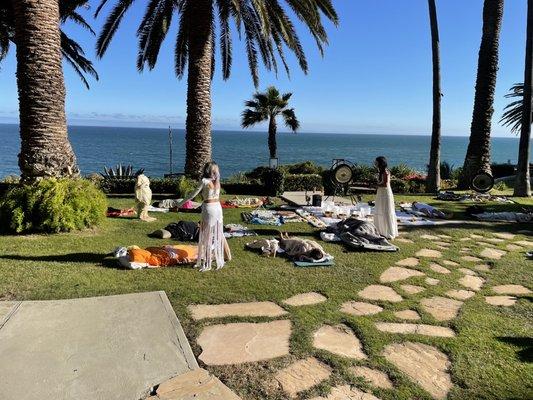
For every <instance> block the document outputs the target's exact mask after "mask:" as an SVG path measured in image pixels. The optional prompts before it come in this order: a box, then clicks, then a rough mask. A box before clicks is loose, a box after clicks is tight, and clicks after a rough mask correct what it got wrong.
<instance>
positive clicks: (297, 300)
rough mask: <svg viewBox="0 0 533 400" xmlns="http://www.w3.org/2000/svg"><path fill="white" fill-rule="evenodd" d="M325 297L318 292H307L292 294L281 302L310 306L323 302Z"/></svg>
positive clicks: (296, 305)
mask: <svg viewBox="0 0 533 400" xmlns="http://www.w3.org/2000/svg"><path fill="white" fill-rule="evenodd" d="M326 300H327V298H326V297H325V296H323V295H321V294H320V293H315V292H309V293H302V294H297V295H295V296H292V297H290V298H288V299H286V300H283V304H287V305H289V306H293V307H300V306H310V305H314V304H319V303H323V302H325V301H326Z"/></svg>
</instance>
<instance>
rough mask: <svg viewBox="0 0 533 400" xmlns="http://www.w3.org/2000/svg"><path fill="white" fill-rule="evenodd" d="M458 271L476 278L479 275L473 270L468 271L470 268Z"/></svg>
mask: <svg viewBox="0 0 533 400" xmlns="http://www.w3.org/2000/svg"><path fill="white" fill-rule="evenodd" d="M457 271H460V272H462V273H463V274H465V275H472V276H476V275H477V274H476V273H475V272H474V271H472V270H471V269H468V268H458V269H457Z"/></svg>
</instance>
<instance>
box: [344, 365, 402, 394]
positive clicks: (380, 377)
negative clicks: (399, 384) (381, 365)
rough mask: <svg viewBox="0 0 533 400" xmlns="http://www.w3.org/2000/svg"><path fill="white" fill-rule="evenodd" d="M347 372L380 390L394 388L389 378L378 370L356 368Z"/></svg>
mask: <svg viewBox="0 0 533 400" xmlns="http://www.w3.org/2000/svg"><path fill="white" fill-rule="evenodd" d="M349 371H350V372H351V373H352V374H354V375H355V376H360V377H361V378H364V379H365V380H367V381H368V382H370V384H372V386H375V387H378V388H382V389H392V388H393V387H394V386H393V385H392V382H391V380H390V379H389V376H388V375H387V374H386V373H385V372H381V371H380V370H377V369H372V368H368V367H361V366H357V367H352V368H350V369H349Z"/></svg>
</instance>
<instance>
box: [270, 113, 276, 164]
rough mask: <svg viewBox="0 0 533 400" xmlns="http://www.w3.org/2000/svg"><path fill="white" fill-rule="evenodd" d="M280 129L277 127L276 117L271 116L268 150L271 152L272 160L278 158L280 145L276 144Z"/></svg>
mask: <svg viewBox="0 0 533 400" xmlns="http://www.w3.org/2000/svg"><path fill="white" fill-rule="evenodd" d="M277 130H278V127H277V125H276V117H275V116H274V115H271V116H270V120H269V122H268V150H269V151H270V158H277V152H278V145H277V143H276V132H277Z"/></svg>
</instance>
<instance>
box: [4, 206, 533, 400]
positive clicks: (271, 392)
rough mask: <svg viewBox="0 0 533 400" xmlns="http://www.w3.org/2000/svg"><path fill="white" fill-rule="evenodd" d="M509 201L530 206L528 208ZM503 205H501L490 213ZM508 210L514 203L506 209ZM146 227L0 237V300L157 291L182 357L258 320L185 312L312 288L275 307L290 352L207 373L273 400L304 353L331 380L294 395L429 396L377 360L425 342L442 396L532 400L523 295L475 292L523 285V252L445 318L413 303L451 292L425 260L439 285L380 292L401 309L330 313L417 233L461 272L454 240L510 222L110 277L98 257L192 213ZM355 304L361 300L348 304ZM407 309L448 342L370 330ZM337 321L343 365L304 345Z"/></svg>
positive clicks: (301, 229) (528, 301)
mask: <svg viewBox="0 0 533 400" xmlns="http://www.w3.org/2000/svg"><path fill="white" fill-rule="evenodd" d="M414 199H415V198H413V197H408V196H407V197H397V198H396V200H397V201H400V200H407V201H412V200H414ZM417 199H418V200H420V201H425V202H429V203H432V204H434V205H437V206H440V207H443V208H445V209H447V210H448V211H453V212H454V213H455V215H456V216H461V215H462V213H463V211H464V208H465V205H464V204H460V203H452V202H446V203H444V202H435V201H433V200H431V198H429V197H423V196H418V197H417ZM521 204H523V205H527V206H533V202H532V201H527V200H526V201H523V202H522V203H521ZM110 205H112V206H115V207H124V206H131V205H132V201H130V200H126V199H112V200H110ZM494 207H496V208H498V209H508V208H509V205H501V204H498V205H494ZM511 207H514V208H519V207H520V206H511ZM240 212H241V210H225V212H224V216H225V222H226V223H228V222H240ZM152 215H154V216H156V217H157V218H158V220H157V221H156V222H153V223H144V222H140V221H138V220H127V219H108V220H106V222H105V223H104V225H103V226H101V227H100V228H98V229H96V230H91V231H84V232H78V233H70V234H59V235H50V236H48V235H28V236H0V299H3V300H10V299H17V300H29V299H65V298H75V297H87V296H103V295H111V294H122V293H131V292H144V291H153V290H164V291H165V292H166V293H167V295H168V297H169V299H170V301H171V303H172V305H173V307H174V310H175V311H176V314H177V315H178V317H179V319H180V321H181V322H182V324H183V327H184V330H185V333H186V334H187V337H188V338H189V340H190V342H191V345H192V347H193V351H194V352H195V354H196V355H197V356H198V355H199V354H200V353H201V349H200V348H199V347H198V346H197V345H196V342H195V338H196V337H197V336H198V335H199V333H200V332H201V330H202V328H203V327H204V326H205V325H208V324H213V323H219V322H229V321H253V322H258V321H268V320H269V319H268V318H244V319H243V318H225V319H223V320H221V321H219V320H217V321H213V320H206V321H201V322H194V321H192V319H191V318H190V315H189V312H188V310H187V306H188V305H190V304H197V303H198V304H199V303H202V304H213V303H230V302H245V301H256V300H257V301H266V300H269V301H274V302H276V303H278V304H280V305H282V303H281V302H282V300H284V299H286V298H288V297H290V296H292V295H295V294H299V293H305V292H309V291H315V292H319V293H322V294H323V295H324V296H326V297H327V298H328V301H326V302H324V303H321V304H318V305H313V306H304V307H289V306H284V308H285V309H286V310H287V311H289V316H288V318H290V319H291V321H292V323H293V331H292V336H291V341H290V353H291V355H290V356H287V357H283V358H279V359H275V360H272V361H269V362H260V363H251V364H244V365H237V366H228V367H207V369H209V370H210V371H212V372H213V373H214V374H215V375H216V376H218V377H219V378H220V379H221V380H222V381H223V382H224V383H226V384H227V385H228V386H229V387H230V388H232V389H233V390H235V391H236V392H237V393H238V394H239V395H240V396H241V397H242V398H243V399H245V400H246V399H257V400H259V399H265V400H274V399H285V398H287V397H286V395H285V394H284V393H283V392H282V391H281V389H280V388H279V387H278V386H277V385H276V384H275V383H274V380H273V375H274V374H275V372H276V371H278V370H279V369H281V368H283V367H285V366H287V365H288V364H290V363H291V362H292V361H294V360H296V359H301V358H305V357H307V356H309V355H314V356H315V357H317V358H318V359H319V360H321V361H323V362H324V363H326V364H328V365H329V366H331V367H332V369H333V374H332V376H331V378H330V379H329V380H327V381H325V382H323V383H322V384H320V385H319V386H318V387H314V388H313V389H311V390H310V391H307V392H303V393H301V395H300V396H301V397H300V398H301V399H307V398H311V397H314V396H316V395H325V394H327V393H328V392H329V388H330V387H331V386H335V385H337V384H340V383H351V384H354V385H357V386H358V387H360V388H362V389H365V390H368V391H370V392H372V393H373V394H374V395H375V396H377V397H379V398H381V399H389V400H392V399H430V398H431V397H430V395H429V394H428V393H427V392H426V391H424V390H423V389H422V388H420V387H419V386H418V385H416V384H414V383H413V382H412V381H411V380H410V379H409V378H408V377H407V376H406V375H404V374H403V373H401V372H400V371H399V370H398V369H396V368H395V367H394V366H393V365H392V364H390V363H388V362H387V361H386V360H385V358H384V357H382V356H381V355H380V354H381V352H382V350H383V348H384V346H386V345H387V344H390V343H394V342H401V341H406V340H410V341H416V342H421V343H426V344H429V345H432V346H435V347H436V348H438V349H439V350H441V351H442V352H444V353H445V354H446V355H448V357H449V359H450V361H451V369H450V372H451V377H452V381H453V384H454V387H453V389H452V391H451V392H450V394H449V398H450V399H457V400H459V399H460V400H463V399H495V400H496V399H527V398H530V399H531V398H533V364H532V351H533V348H532V346H533V304H532V300H533V297H532V296H531V295H529V296H525V297H521V298H520V299H519V301H518V302H517V303H516V304H515V305H514V306H512V307H495V306H491V305H489V304H486V302H485V300H484V295H490V294H494V293H492V292H491V290H490V288H491V287H492V286H495V285H498V284H508V283H514V284H521V285H524V286H526V287H529V288H530V289H533V269H532V264H533V261H529V260H527V259H526V258H525V256H524V254H523V252H520V251H509V252H508V253H507V254H506V255H505V256H504V257H503V258H502V259H501V260H499V261H494V267H493V268H492V269H491V270H490V271H488V272H477V274H478V275H480V276H482V277H483V278H485V279H486V282H485V285H484V286H483V288H482V289H481V290H480V291H479V292H478V293H477V294H476V295H475V296H474V297H472V298H471V299H469V300H466V301H465V303H464V305H463V307H462V309H461V311H460V313H459V316H458V317H457V318H455V319H454V320H452V321H450V322H437V321H436V320H435V319H433V317H432V316H431V315H430V314H428V313H425V312H424V311H423V310H422V309H421V307H420V305H419V301H420V299H421V298H424V297H431V296H433V295H443V293H444V292H446V291H447V290H449V289H453V288H455V289H461V288H462V287H461V286H460V285H459V284H458V283H457V280H458V279H460V278H461V277H462V276H463V274H462V273H461V272H459V271H458V270H457V267H456V268H450V269H451V270H452V273H451V274H448V275H440V274H437V273H434V272H432V271H431V270H430V269H429V268H428V265H429V264H430V262H431V261H429V260H424V259H422V260H421V263H420V265H419V266H417V267H414V268H416V269H419V270H422V271H423V272H425V273H426V274H427V276H431V277H435V278H438V279H440V283H439V284H438V285H436V286H427V285H425V283H424V278H423V277H414V278H410V280H409V282H408V283H410V284H415V285H420V286H426V287H427V288H426V290H425V291H424V292H422V293H419V294H415V295H406V294H405V293H403V292H402V290H401V289H400V288H399V286H400V284H403V283H406V282H395V283H392V284H390V286H391V287H393V288H394V289H395V290H396V291H397V292H398V293H400V294H402V295H403V297H404V301H402V302H401V303H394V304H392V303H387V302H374V303H376V304H379V305H381V306H383V307H384V309H385V310H384V311H383V312H381V313H379V314H376V315H373V316H364V317H353V316H349V315H347V314H343V313H341V312H340V311H339V309H340V305H341V304H342V303H343V302H346V301H349V300H358V299H359V298H358V296H357V292H358V291H359V290H361V289H363V288H364V287H365V286H367V285H370V284H376V283H378V282H379V276H380V274H381V273H382V272H383V271H385V270H386V269H387V268H388V267H390V266H392V265H394V263H395V262H396V261H398V260H401V259H404V258H407V257H413V256H414V254H415V253H416V252H417V251H418V250H419V249H421V248H424V247H426V248H430V249H436V245H435V244H434V243H432V242H431V241H428V240H425V239H422V238H420V235H422V234H424V233H426V234H446V235H449V236H451V237H452V239H451V240H449V241H450V242H451V247H450V249H449V250H442V253H443V257H444V258H446V259H448V260H452V261H456V262H458V263H460V264H461V266H462V267H466V268H469V267H470V268H471V267H473V266H474V265H476V263H472V262H465V261H463V260H461V258H460V257H461V256H462V255H463V254H461V253H460V249H461V248H463V247H465V246H470V247H471V248H472V254H473V255H476V254H479V251H480V250H482V248H481V247H479V246H477V245H476V244H475V240H471V241H468V242H462V241H459V238H464V237H467V236H469V235H471V234H479V235H483V236H485V237H487V238H491V237H492V235H491V234H492V233H495V232H510V233H516V232H517V231H518V230H523V229H531V228H530V226H531V225H529V227H528V226H524V225H522V226H520V225H517V224H491V225H488V224H469V225H466V224H460V225H449V226H439V227H429V228H428V227H423V228H416V229H415V228H413V229H410V230H405V231H404V232H405V233H404V234H403V235H402V237H404V238H409V239H411V240H413V241H414V243H413V244H405V243H397V244H398V245H399V247H400V248H401V250H400V251H399V252H398V253H355V252H346V251H344V249H343V247H342V246H341V245H338V244H327V243H326V244H324V247H325V249H326V251H328V252H329V253H331V254H332V255H334V256H335V263H336V265H335V266H334V267H333V268H302V269H298V268H295V267H293V265H292V264H291V263H290V262H288V261H287V260H285V259H283V258H275V259H267V258H263V257H260V256H259V255H257V254H255V253H252V252H249V251H246V250H244V244H245V243H246V242H247V241H249V240H250V238H235V239H230V247H231V249H232V252H233V258H234V259H233V261H232V262H231V263H229V264H228V265H227V267H226V268H224V269H223V270H221V271H216V272H207V273H199V272H198V271H196V270H193V269H191V268H168V269H156V270H137V271H131V270H122V269H116V268H112V267H110V262H109V261H108V260H105V256H106V254H107V253H109V252H110V251H112V250H113V249H114V248H115V247H116V246H119V245H125V246H127V245H133V244H136V245H139V246H141V247H144V246H150V245H162V244H166V243H168V241H164V240H161V239H152V238H149V237H148V236H147V233H149V232H151V231H153V230H155V229H157V228H162V227H164V226H165V225H166V224H167V223H169V222H172V221H176V220H178V219H193V220H197V219H198V218H199V217H198V215H195V214H179V215H176V214H175V213H169V214H157V215H156V214H152ZM280 230H282V231H287V232H290V233H293V234H298V235H300V236H308V237H313V236H315V232H314V230H313V229H312V228H311V227H310V226H308V225H306V224H302V223H291V224H286V225H284V226H282V227H280ZM256 231H257V232H258V233H260V234H261V235H265V236H272V235H274V234H275V229H273V227H257V228H256ZM517 240H532V239H531V236H528V235H527V234H517V236H516V238H515V239H513V240H512V241H509V240H508V241H505V243H500V244H497V247H499V248H501V249H505V245H506V244H509V243H512V242H513V241H517ZM359 300H361V299H359ZM407 308H411V309H414V310H417V311H418V312H419V313H420V315H421V316H422V319H421V321H420V322H421V323H427V324H433V325H436V324H438V325H442V326H449V327H451V328H452V329H453V330H454V331H455V332H456V333H457V336H456V337H455V338H433V337H428V336H421V335H400V334H390V333H383V332H380V331H378V330H377V329H376V328H375V326H374V323H375V322H377V321H391V322H400V321H399V320H398V319H396V318H395V317H394V316H393V312H394V311H397V310H403V309H407ZM338 323H344V324H346V325H348V326H349V327H351V328H352V329H353V331H354V332H355V333H356V335H357V336H358V337H359V339H360V340H361V342H362V345H363V348H364V351H365V353H366V354H367V355H368V359H367V360H364V361H353V360H350V359H346V358H342V357H337V356H335V355H332V354H331V353H328V352H326V351H323V350H316V349H314V348H313V347H312V339H311V337H312V333H313V332H314V331H315V330H316V329H318V328H319V327H320V326H321V325H323V324H338ZM353 365H367V366H370V367H373V368H377V369H380V370H382V371H384V372H386V373H388V374H389V376H390V378H391V380H392V381H393V383H394V385H395V389H394V390H386V389H376V388H373V387H371V386H369V385H368V384H366V383H364V382H363V381H362V380H361V379H360V378H356V377H355V376H353V375H351V374H350V373H349V372H348V368H349V367H350V366H353Z"/></svg>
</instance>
